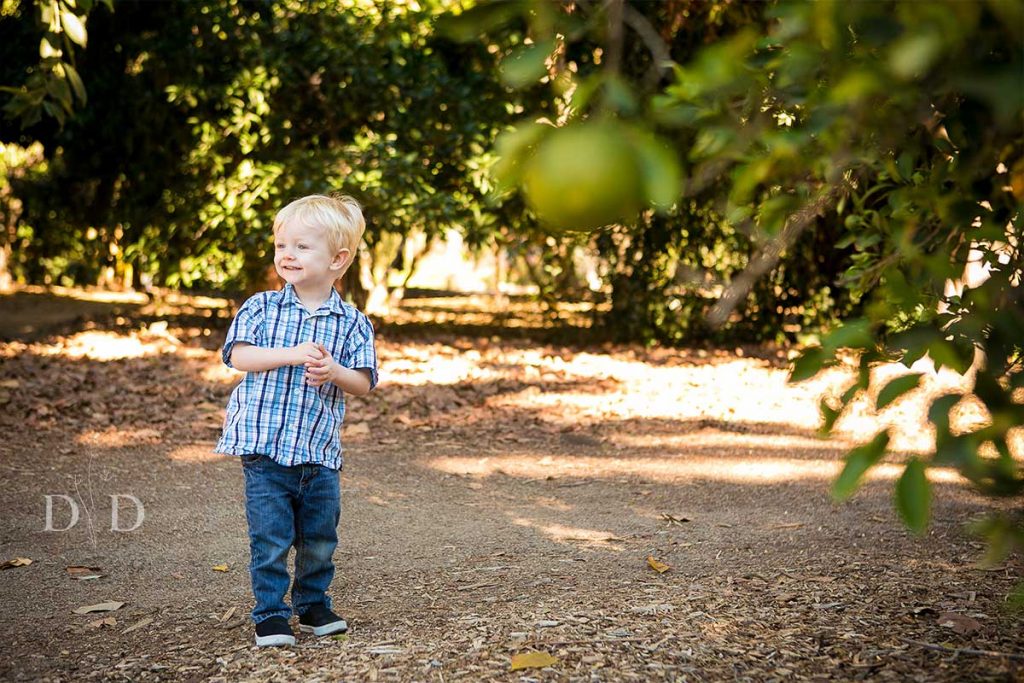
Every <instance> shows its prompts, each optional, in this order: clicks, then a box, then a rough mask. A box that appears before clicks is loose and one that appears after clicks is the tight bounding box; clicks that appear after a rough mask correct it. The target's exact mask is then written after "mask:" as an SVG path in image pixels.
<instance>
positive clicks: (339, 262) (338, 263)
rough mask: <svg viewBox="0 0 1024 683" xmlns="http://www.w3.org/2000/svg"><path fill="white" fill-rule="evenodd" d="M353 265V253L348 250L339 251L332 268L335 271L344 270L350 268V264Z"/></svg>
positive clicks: (332, 261) (332, 262)
mask: <svg viewBox="0 0 1024 683" xmlns="http://www.w3.org/2000/svg"><path fill="white" fill-rule="evenodd" d="M350 263H352V252H351V251H349V250H348V249H339V250H338V253H336V254H335V255H334V258H333V259H331V268H334V269H335V270H344V269H345V268H348V266H349V264H350Z"/></svg>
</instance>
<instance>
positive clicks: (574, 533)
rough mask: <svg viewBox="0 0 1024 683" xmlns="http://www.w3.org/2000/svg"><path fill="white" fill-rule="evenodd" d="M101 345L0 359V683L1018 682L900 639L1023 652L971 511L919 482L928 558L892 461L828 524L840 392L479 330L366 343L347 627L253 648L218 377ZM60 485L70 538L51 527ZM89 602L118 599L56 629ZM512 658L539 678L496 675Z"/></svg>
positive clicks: (713, 365) (978, 659)
mask: <svg viewBox="0 0 1024 683" xmlns="http://www.w3.org/2000/svg"><path fill="white" fill-rule="evenodd" d="M2 310H3V299H0V315H2ZM193 313H194V311H193ZM136 314H137V315H139V316H142V317H141V318H136V320H139V319H141V320H142V321H143V324H145V322H146V320H147V319H146V318H145V316H146V315H147V312H146V310H145V309H144V308H143V309H141V311H137V312H136ZM198 315H199V317H202V313H201V311H200V313H199V314H198ZM150 321H152V318H150ZM76 324H77V323H76ZM109 327H111V328H113V330H106V329H103V328H104V326H103V325H100V326H99V327H98V328H97V329H94V330H86V331H75V330H73V329H69V330H65V332H66V333H65V334H64V335H63V336H50V337H47V338H45V339H42V340H40V341H36V342H31V343H24V342H20V341H16V340H10V338H9V341H8V342H7V343H4V344H3V345H2V347H0V348H2V351H0V381H2V382H3V384H2V385H0V386H2V387H3V388H2V389H0V392H2V393H0V403H4V405H3V411H2V417H0V429H2V433H3V434H4V438H3V440H2V441H0V477H2V480H3V482H4V485H3V486H2V487H0V510H3V515H2V516H0V561H2V560H5V559H12V558H15V557H25V558H30V559H32V564H30V565H28V566H22V567H16V568H13V569H8V570H5V571H2V572H0V589H2V592H3V595H4V599H3V600H0V619H3V621H4V623H5V624H7V625H8V626H9V628H8V629H7V632H8V635H7V637H6V642H5V644H4V646H3V647H2V648H0V678H2V679H5V680H64V681H72V680H73V681H79V680H222V681H238V680H258V681H265V680H281V681H286V680H297V679H302V680H324V681H328V680H339V679H344V680H371V681H372V680H381V681H391V680H396V681H412V680H421V681H452V680H466V681H473V680H507V681H520V680H525V681H529V680H565V681H568V680H578V681H584V680H587V681H589V680H607V681H615V680H642V681H647V680H707V681H715V680H751V681H762V680H773V679H777V680H791V679H794V678H796V679H808V680H833V679H834V680H859V679H894V680H928V681H931V680H948V681H953V680H1008V679H1009V680H1015V679H1016V680H1021V675H1022V674H1021V669H1019V668H1016V667H1020V666H1021V665H1022V664H1024V663H1022V662H1019V661H1014V660H1012V659H1009V658H1006V657H996V656H987V655H971V654H960V655H956V654H950V653H943V652H937V651H933V650H929V649H926V648H924V647H922V646H921V645H919V644H916V643H928V644H933V645H939V646H943V647H946V648H970V649H974V650H991V651H998V652H1004V653H1013V654H1016V655H1018V656H1020V655H1021V654H1022V653H1024V635H1022V631H1021V625H1022V623H1021V619H1020V617H1019V615H1015V614H1014V613H1013V612H1011V611H1009V610H1008V609H1007V607H1006V604H1005V602H1004V598H1005V596H1006V595H1007V593H1008V592H1009V591H1010V590H1011V588H1012V587H1013V585H1014V584H1015V583H1016V581H1018V580H1019V578H1020V577H1021V575H1022V572H1021V565H1020V563H1019V561H1018V560H1017V559H1016V558H1015V559H1012V560H1011V561H1010V562H1008V563H1006V564H1004V565H1001V566H1000V567H998V568H995V569H993V570H982V569H980V568H978V566H977V565H976V560H977V559H978V558H979V557H980V554H981V552H982V549H983V548H982V546H981V544H980V543H979V542H978V540H977V539H976V538H975V537H973V536H971V535H969V534H968V533H967V532H966V531H965V530H964V524H965V522H967V521H968V520H970V519H972V518H975V517H977V516H978V515H980V514H981V513H983V512H984V511H985V510H986V509H987V505H988V504H987V503H986V502H985V501H983V500H981V499H979V498H977V497H976V496H974V495H972V494H971V493H970V492H969V491H968V490H967V489H965V488H964V487H963V486H962V485H961V484H960V483H959V482H958V481H957V480H956V479H955V477H954V476H952V475H951V473H948V472H942V471H940V472H938V473H937V474H936V478H935V483H936V489H937V496H936V502H935V506H934V521H933V524H932V526H931V528H930V531H929V533H928V535H927V536H926V537H925V538H923V539H918V538H913V537H910V536H908V534H907V533H906V532H905V531H904V530H903V529H902V527H901V526H900V525H899V524H898V522H897V521H896V519H895V517H894V513H893V511H892V506H891V502H890V501H891V486H892V480H891V477H892V476H893V474H894V472H896V471H897V470H896V469H895V468H889V469H883V470H882V471H881V472H880V474H879V477H878V478H876V479H873V480H872V481H870V482H868V484H867V485H866V486H865V488H864V489H863V490H862V491H861V492H860V493H859V494H858V495H857V497H856V498H855V499H854V500H853V501H852V502H850V503H849V504H846V505H843V506H836V505H834V504H833V503H832V502H831V501H830V499H829V497H828V485H829V481H830V478H831V477H832V476H834V474H835V472H836V467H837V466H838V464H837V463H838V461H839V460H840V459H841V457H842V454H843V452H844V449H845V445H846V444H844V443H843V442H838V443H827V442H822V441H819V440H817V439H816V438H815V437H814V435H813V427H814V425H815V424H816V421H817V414H816V408H815V406H816V399H817V396H818V394H819V393H820V392H821V391H822V389H823V388H825V387H826V386H828V385H829V383H830V382H831V383H836V382H838V375H834V376H830V377H827V378H824V379H823V380H821V382H819V383H818V384H806V385H801V386H796V387H792V386H787V385H786V384H785V381H784V380H785V372H784V371H783V370H781V369H779V368H778V367H774V365H777V364H773V363H769V362H767V361H764V360H757V359H753V358H750V357H746V356H744V357H740V356H737V355H736V354H732V353H730V354H714V353H712V354H704V353H698V352H692V353H691V352H686V353H681V352H680V353H677V352H671V353H668V352H643V351H640V350H637V349H609V350H606V351H594V350H591V351H581V350H578V349H575V350H574V349H567V348H560V347H550V346H537V345H531V344H528V343H526V342H515V343H514V342H507V341H506V342H500V341H486V340H480V339H474V338H466V337H460V338H448V339H444V338H441V337H438V340H437V341H433V342H427V341H419V342H404V343H403V342H398V341H394V340H388V339H382V341H381V343H380V354H381V358H382V377H384V378H385V379H384V381H383V382H382V385H381V386H380V388H379V390H378V391H377V392H375V394H373V395H371V396H370V397H368V398H367V399H357V400H353V401H352V404H351V405H350V409H349V410H350V416H351V417H352V418H353V420H354V421H353V422H352V423H350V425H349V435H348V436H347V437H346V443H347V444H348V451H347V459H346V467H345V471H344V473H343V483H342V489H343V507H344V512H343V518H342V528H341V538H342V544H341V546H340V547H339V549H338V551H337V554H336V562H337V566H338V575H337V577H336V580H335V584H334V586H333V591H332V594H333V596H334V600H335V604H336V606H337V607H338V610H339V611H340V612H342V613H343V614H344V615H345V616H346V617H347V618H348V619H349V621H350V623H351V624H352V629H351V632H350V634H349V635H348V636H346V637H343V638H339V639H336V640H332V639H327V640H314V639H313V638H312V637H311V636H300V637H299V644H298V645H297V647H295V648H293V649H286V650H270V651H266V650H256V649H255V648H254V647H252V645H251V642H252V633H251V627H250V624H249V621H248V611H249V609H251V606H252V600H251V595H250V590H249V584H248V574H247V569H246V564H247V562H248V542H247V537H246V533H245V521H244V514H243V498H242V476H241V471H240V466H239V464H238V462H237V461H236V460H234V459H230V458H227V457H223V456H215V455H212V454H211V453H210V449H211V447H212V444H213V442H214V440H215V439H216V436H217V434H218V428H219V420H220V416H221V415H222V412H221V410H222V407H223V405H224V403H225V400H226V397H227V394H228V392H229V391H230V388H231V386H232V383H233V382H234V381H235V380H236V376H234V375H232V374H231V373H230V372H229V371H227V370H226V369H224V368H223V367H222V366H221V365H220V364H219V362H218V360H217V356H216V352H215V351H213V350H212V347H214V346H215V345H216V340H215V336H214V335H207V336H204V335H203V333H202V332H201V329H200V331H199V332H198V333H196V334H195V335H194V337H193V336H192V332H190V331H189V328H187V327H183V328H182V329H176V328H175V327H174V325H171V326H170V327H169V328H166V329H165V327H164V326H162V325H159V324H157V325H153V326H149V327H140V326H139V325H136V326H135V327H134V328H133V327H132V323H131V322H130V321H128V322H126V323H118V324H116V325H115V324H111V325H110V326H109ZM175 339H178V340H184V343H176V342H175ZM190 340H191V341H190ZM936 381H939V380H936ZM917 408H919V405H916V404H915V403H914V401H913V399H910V400H908V401H906V402H904V403H903V404H902V405H900V406H896V407H894V409H893V411H892V412H890V413H887V414H886V415H883V416H860V417H857V418H855V419H851V420H850V421H849V422H848V424H847V425H846V429H847V432H848V435H849V436H850V438H857V437H860V438H863V437H865V436H870V434H871V433H873V432H868V431H867V430H868V428H871V427H872V426H877V424H884V423H886V420H888V421H889V422H894V421H895V422H896V423H902V424H904V427H905V430H904V431H905V434H904V435H903V436H902V437H901V438H902V439H903V441H899V442H898V443H902V444H904V446H902V447H903V448H905V450H907V451H911V450H912V447H913V445H914V444H915V443H917V442H916V441H915V439H919V438H920V433H919V432H920V427H919V423H918V422H915V418H914V415H915V410H917ZM917 419H919V417H918V418H917ZM897 459H898V458H897ZM57 494H60V495H67V496H71V497H72V498H74V499H75V500H76V501H77V502H78V503H79V504H80V521H79V523H78V524H77V525H76V526H75V527H74V528H72V529H69V530H67V531H63V532H56V531H50V532H47V531H43V528H44V525H45V505H46V499H45V496H46V495H57ZM115 494H121V495H130V496H134V497H135V498H137V499H138V500H139V501H141V502H142V503H143V504H144V506H145V518H144V521H143V523H142V524H141V526H139V528H138V529H136V530H134V531H127V532H120V533H119V532H112V531H110V505H111V504H110V498H109V496H110V495H115ZM120 500H121V503H122V504H121V508H122V509H121V519H120V523H121V526H122V527H127V526H131V524H132V523H133V522H134V521H135V513H134V509H133V506H132V504H131V503H130V502H128V499H127V498H122V499H120ZM54 511H55V512H54V523H53V526H55V527H58V528H59V527H61V526H65V525H67V523H68V522H69V517H68V511H69V507H68V505H67V503H65V502H64V501H63V500H62V499H56V500H55V503H54ZM90 521H91V523H92V525H93V528H92V532H91V533H90V529H89V522H90ZM649 556H651V557H654V558H656V559H657V560H658V561H660V562H663V563H666V564H668V565H670V566H671V569H670V570H668V571H667V572H665V573H662V574H659V573H657V572H656V571H654V570H653V569H652V568H651V567H650V566H649V565H648V562H647V558H648V557H649ZM74 565H85V566H92V567H99V568H100V569H99V572H100V573H102V574H103V576H102V577H101V578H98V579H93V580H74V579H72V578H70V577H69V575H68V572H67V570H66V568H67V567H68V566H74ZM218 565H227V571H216V570H214V569H213V568H214V567H215V566H218ZM104 601H119V602H123V603H124V606H123V607H121V608H120V609H118V610H116V611H114V612H111V613H107V614H88V615H78V614H74V613H73V612H72V610H73V609H75V608H77V607H79V606H83V605H91V604H95V603H101V602H104ZM109 617H112V618H113V620H114V622H115V623H112V624H111V623H106V624H104V623H103V622H102V620H103V619H105V618H109ZM139 624H142V625H141V626H138V625H139ZM133 626H138V627H137V628H135V629H134V630H131V631H128V632H126V630H127V629H129V628H131V627H133ZM911 641H916V643H915V642H911ZM531 650H537V651H542V652H547V653H549V654H550V655H552V656H553V657H555V658H557V660H558V661H557V663H555V664H553V665H552V666H550V667H549V668H544V669H540V668H533V669H526V670H521V671H515V672H510V670H509V669H510V663H511V658H512V657H513V656H514V655H517V654H521V653H525V652H528V651H531ZM1015 665H1016V667H1015Z"/></svg>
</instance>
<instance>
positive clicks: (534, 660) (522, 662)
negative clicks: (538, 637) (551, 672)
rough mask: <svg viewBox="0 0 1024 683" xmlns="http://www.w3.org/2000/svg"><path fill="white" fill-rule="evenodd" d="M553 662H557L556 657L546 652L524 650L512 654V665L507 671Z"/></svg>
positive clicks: (537, 666)
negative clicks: (520, 652)
mask: <svg viewBox="0 0 1024 683" xmlns="http://www.w3.org/2000/svg"><path fill="white" fill-rule="evenodd" d="M554 664H558V659H557V658H555V657H552V656H551V655H549V654H548V653H547V652H524V653H522V654H518V655H513V656H512V666H511V668H509V671H519V670H520V669H540V668H543V667H545V666H552V665H554Z"/></svg>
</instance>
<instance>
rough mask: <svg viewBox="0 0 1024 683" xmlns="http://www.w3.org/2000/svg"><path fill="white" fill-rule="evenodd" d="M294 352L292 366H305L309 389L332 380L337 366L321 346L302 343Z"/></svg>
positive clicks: (313, 343) (312, 343)
mask: <svg viewBox="0 0 1024 683" xmlns="http://www.w3.org/2000/svg"><path fill="white" fill-rule="evenodd" d="M295 352H296V354H295V360H296V361H297V362H296V363H293V365H300V364H301V365H303V366H305V368H306V374H305V377H304V379H305V380H306V384H308V385H309V386H311V387H320V386H323V385H324V384H327V383H328V382H330V381H332V380H333V379H334V375H335V372H336V368H337V367H338V364H337V363H335V362H334V359H333V358H332V357H331V354H330V353H328V352H327V349H326V348H325V347H324V345H323V344H319V343H315V342H303V343H302V344H299V345H298V346H296V347H295Z"/></svg>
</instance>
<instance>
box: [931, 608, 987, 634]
mask: <svg viewBox="0 0 1024 683" xmlns="http://www.w3.org/2000/svg"><path fill="white" fill-rule="evenodd" d="M939 626H942V627H943V628H948V629H952V631H953V633H959V634H960V635H967V634H968V633H974V632H975V631H977V630H978V629H980V628H981V622H980V621H978V620H977V619H972V618H971V617H969V616H967V615H966V614H956V613H955V612H943V613H942V614H940V615H939Z"/></svg>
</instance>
